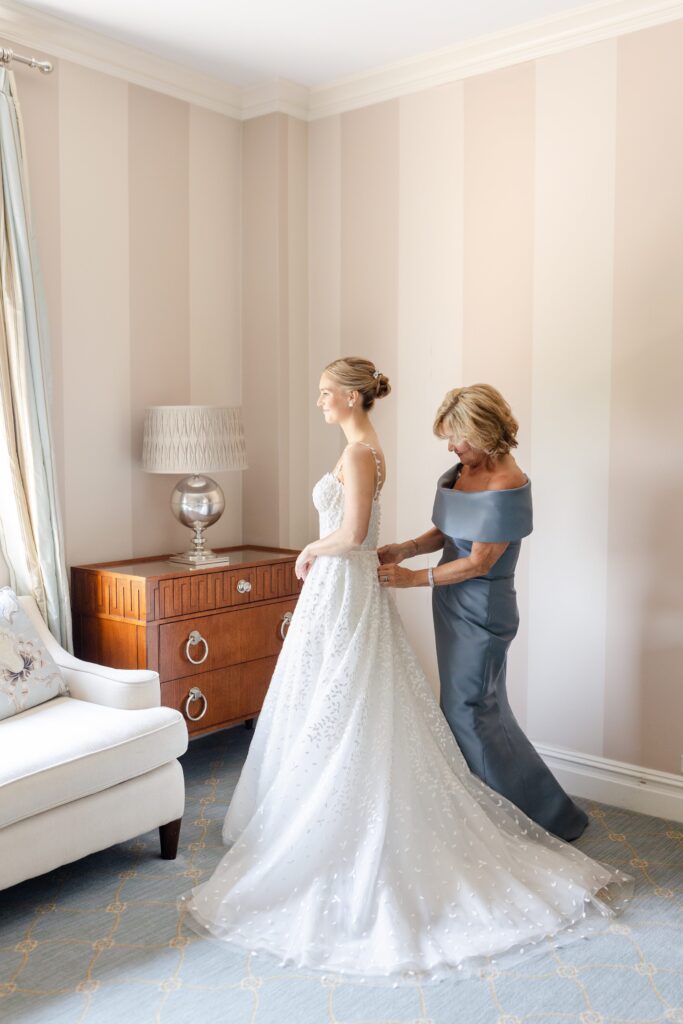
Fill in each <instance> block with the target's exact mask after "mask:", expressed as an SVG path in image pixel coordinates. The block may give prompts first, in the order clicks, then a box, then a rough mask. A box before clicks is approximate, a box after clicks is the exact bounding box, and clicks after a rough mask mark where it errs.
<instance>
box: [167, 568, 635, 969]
mask: <svg viewBox="0 0 683 1024" xmlns="http://www.w3.org/2000/svg"><path fill="white" fill-rule="evenodd" d="M223 839H224V841H225V843H226V845H228V846H229V850H228V851H227V853H226V854H225V855H224V856H223V858H222V860H221V861H220V863H219V864H218V866H217V868H216V870H215V872H214V874H213V875H212V876H211V877H210V878H209V879H208V880H207V881H206V882H204V883H202V884H201V885H199V886H197V887H196V888H195V889H194V890H193V891H192V892H191V893H188V894H187V895H186V896H184V897H183V898H182V903H183V905H184V906H185V908H186V910H187V912H188V914H187V918H186V920H187V921H188V923H190V924H191V925H192V926H193V927H195V928H196V929H197V930H198V931H199V932H200V933H202V934H209V935H212V936H214V937H216V938H218V939H222V940H225V941H227V942H229V943H231V944H233V945H236V946H238V947H242V948H245V949H249V950H253V951H255V952H263V953H270V954H273V955H274V956H276V957H277V958H278V959H279V961H280V962H281V963H287V964H293V965H296V966H299V967H306V968H313V969H321V970H324V971H327V972H329V973H340V974H350V975H357V976H361V977H367V978H373V979H377V978H381V977H385V978H387V979H390V980H392V981H396V980H401V979H403V978H406V979H411V978H419V979H420V980H432V979H433V980H438V979H440V978H442V977H445V976H451V975H452V974H453V973H456V974H458V975H459V976H466V975H468V974H470V973H471V972H472V971H473V970H478V969H479V968H482V967H484V966H486V965H488V964H491V963H495V965H496V966H498V967H500V966H508V965H512V964H514V963H517V962H519V961H520V960H521V959H526V958H527V957H528V956H529V955H530V954H534V953H539V952H544V951H546V950H547V949H548V948H549V947H550V946H560V945H565V944H566V943H568V942H570V941H574V940H575V939H577V938H580V937H582V936H587V935H589V934H590V933H591V932H592V931H595V930H600V929H601V928H603V927H604V925H605V918H610V917H612V916H614V915H615V914H616V913H618V912H619V911H620V910H621V909H622V907H623V906H624V905H625V903H626V902H627V901H628V900H629V899H630V898H631V896H632V893H633V879H632V878H631V877H630V876H629V875H627V874H625V873H624V872H622V871H620V870H618V869H616V868H614V867H610V866H609V865H607V864H603V863H600V862H598V861H595V860H592V859H591V858H589V857H587V856H586V855H585V854H583V853H581V851H580V850H578V849H576V848H575V847H573V846H570V845H568V844H567V843H564V842H562V841H561V840H560V839H557V838H556V837H554V836H552V835H551V834H550V833H548V832H546V831H545V830H544V829H542V828H540V827H539V826H538V825H536V824H534V822H532V821H531V820H530V819H529V818H527V817H526V816H525V815H524V814H523V813H522V812H521V811H519V810H518V809H517V808H516V807H515V806H514V804H511V803H510V802H509V801H508V800H506V799H504V798H503V797H501V796H500V795H498V794H497V793H495V792H494V791H493V790H491V789H489V788H488V786H486V785H485V784H484V783H482V782H481V781H480V780H479V779H478V778H477V777H476V776H474V775H473V774H472V773H471V772H470V771H469V769H468V767H467V764H466V762H465V760H464V758H463V756H462V754H461V753H460V750H459V748H458V746H457V744H456V742H455V740H454V738H453V735H452V733H451V732H450V730H449V728H448V725H447V723H446V721H445V719H444V717H443V715H442V713H441V710H440V708H439V705H438V702H437V701H436V699H435V697H434V695H433V693H432V691H431V688H430V687H429V684H428V682H427V680H426V678H425V676H424V674H423V672H422V670H421V668H420V666H419V664H418V662H417V659H416V657H415V655H414V653H413V651H412V649H411V647H410V644H409V643H408V640H407V637H406V634H405V631H404V628H403V625H402V622H401V620H400V618H399V616H398V613H397V611H396V608H395V604H394V599H393V597H392V595H391V594H390V593H389V592H387V591H384V590H382V589H381V588H380V587H379V585H378V582H377V556H376V553H375V552H374V551H361V552H357V553H355V554H351V555H349V556H348V557H344V558H331V557H321V558H318V559H317V561H316V562H315V563H314V565H313V568H312V570H311V572H310V574H309V576H308V578H307V580H306V583H305V585H304V588H303V590H302V592H301V596H300V598H299V602H298V605H297V609H296V612H295V614H294V618H293V620H292V624H291V626H290V630H289V633H288V635H287V639H286V641H285V643H284V646H283V649H282V653H281V655H280V658H279V660H278V663H277V667H276V670H275V673H274V675H273V679H272V682H271V684H270V688H269V690H268V694H267V697H266V700H265V703H264V706H263V710H262V712H261V715H260V717H259V719H258V724H257V727H256V730H255V733H254V737H253V740H252V743H251V747H250V749H249V754H248V757H247V760H246V763H245V765H244V768H243V771H242V774H241V776H240V779H239V782H238V785H237V788H236V790H235V794H234V796H233V799H232V802H231V804H230V809H229V811H228V814H227V816H226V819H225V824H224V828H223Z"/></svg>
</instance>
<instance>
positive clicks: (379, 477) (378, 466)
mask: <svg viewBox="0 0 683 1024" xmlns="http://www.w3.org/2000/svg"><path fill="white" fill-rule="evenodd" d="M356 444H362V445H363V447H364V448H369V449H370V451H371V452H372V454H373V455H374V456H375V469H376V471H377V484H376V486H375V493H374V495H373V499H372V500H373V501H376V500H377V498H378V497H379V492H380V491H381V489H382V484H383V483H384V481H383V480H382V463H381V460H380V457H379V455H378V454H377V449H376V448H373V447H372V445H371V444H368V443H367V441H357V442H356Z"/></svg>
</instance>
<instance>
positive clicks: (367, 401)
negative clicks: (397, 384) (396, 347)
mask: <svg viewBox="0 0 683 1024" xmlns="http://www.w3.org/2000/svg"><path fill="white" fill-rule="evenodd" d="M323 372H324V373H326V374H327V375H328V376H329V377H331V378H332V379H333V380H334V381H336V382H337V384H339V385H341V387H343V388H347V389H348V390H349V391H357V392H358V393H359V395H360V396H361V399H362V402H363V408H364V409H366V410H367V409H372V407H373V405H374V404H375V400H376V399H378V398H386V396H387V395H388V394H389V392H390V391H391V384H390V383H389V378H388V377H385V376H384V374H383V373H380V372H379V370H377V369H376V368H375V364H374V363H371V362H370V360H369V359H361V358H360V357H359V356H343V357H342V358H341V359H335V360H334V362H333V363H330V364H329V366H326V367H325V370H324V371H323Z"/></svg>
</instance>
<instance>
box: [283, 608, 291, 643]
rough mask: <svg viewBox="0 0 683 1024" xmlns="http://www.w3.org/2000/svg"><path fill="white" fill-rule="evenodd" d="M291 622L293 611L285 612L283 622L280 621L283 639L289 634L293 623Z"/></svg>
mask: <svg viewBox="0 0 683 1024" xmlns="http://www.w3.org/2000/svg"><path fill="white" fill-rule="evenodd" d="M291 622H292V613H291V612H285V614H284V615H283V616H282V622H281V623H280V636H281V637H282V639H283V640H284V638H285V637H286V636H287V631H288V629H289V627H290V625H291Z"/></svg>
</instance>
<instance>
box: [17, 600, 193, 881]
mask: <svg viewBox="0 0 683 1024" xmlns="http://www.w3.org/2000/svg"><path fill="white" fill-rule="evenodd" d="M19 600H20V602H21V604H22V607H23V609H24V611H25V612H26V613H27V615H29V616H30V618H31V620H32V622H33V624H34V626H35V628H36V630H37V631H38V633H39V635H40V637H41V640H42V641H43V642H44V644H45V646H46V647H47V648H48V650H49V652H50V654H51V655H52V657H53V658H54V660H55V661H56V662H57V664H58V666H59V668H60V670H61V672H62V673H63V675H64V677H65V678H66V680H67V682H68V684H69V690H70V693H69V696H68V697H55V698H54V699H53V700H49V701H47V702H46V703H44V704H39V705H37V706H36V707H32V708H29V709H27V710H26V711H22V712H21V713H20V714H18V715H14V716H13V717H11V718H7V719H4V720H2V721H0V889H4V888H6V887H7V886H10V885H14V884H16V883H17V882H21V881H23V880H24V879H26V878H31V877H33V876H34V875H39V874H42V873H43V872H45V871H51V870H52V869H53V868H56V867H58V866H59V865H60V864H66V863H69V862H70V861H74V860H78V859H79V858H80V857H84V856H86V855H87V854H89V853H94V852H95V851H96V850H102V849H105V848H106V847H108V846H112V845H113V844H114V843H120V842H124V841H126V840H128V839H132V838H133V837H134V836H137V835H140V834H141V833H143V832H148V831H149V830H150V829H152V828H157V827H158V828H159V834H160V839H161V856H162V857H164V858H166V859H173V858H174V857H175V856H176V852H177V848H178V836H179V833H180V822H181V818H182V814H183V809H184V804H185V784H184V779H183V771H182V768H181V766H180V764H179V762H178V760H177V758H178V757H179V756H180V755H181V754H183V753H184V752H185V750H186V749H187V738H188V737H187V727H186V725H185V721H184V719H183V717H182V715H181V714H180V713H179V712H178V711H174V710H173V709H172V708H165V707H160V706H159V705H160V688H159V676H158V675H157V673H156V672H149V671H134V672H130V671H123V670H121V669H111V668H103V667H102V666H101V665H93V664H90V663H89V662H85V661H80V660H79V659H78V658H74V657H73V656H72V655H71V654H68V653H67V652H66V651H65V650H63V648H62V647H60V646H59V644H58V643H57V642H56V640H55V639H54V637H53V636H52V635H51V634H50V632H49V631H48V629H47V627H46V626H45V624H44V622H43V620H42V618H41V616H40V613H39V611H38V609H37V607H36V605H35V602H34V601H33V600H32V599H31V598H25V597H24V598H20V599H19Z"/></svg>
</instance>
